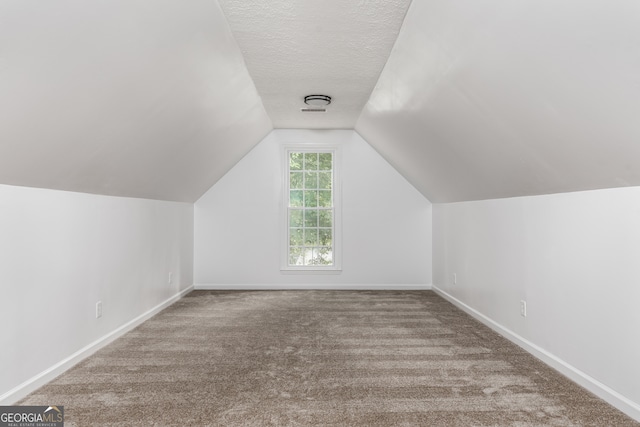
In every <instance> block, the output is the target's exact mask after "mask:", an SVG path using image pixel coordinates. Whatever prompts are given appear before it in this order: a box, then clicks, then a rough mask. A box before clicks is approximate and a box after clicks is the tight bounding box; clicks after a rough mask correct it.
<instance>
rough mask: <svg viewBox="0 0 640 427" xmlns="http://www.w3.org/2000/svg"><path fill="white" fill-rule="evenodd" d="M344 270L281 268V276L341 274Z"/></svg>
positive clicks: (332, 268)
mask: <svg viewBox="0 0 640 427" xmlns="http://www.w3.org/2000/svg"><path fill="white" fill-rule="evenodd" d="M341 273H342V269H341V268H336V267H330V268H313V267H311V268H310V267H299V268H295V267H288V268H281V269H280V274H341Z"/></svg>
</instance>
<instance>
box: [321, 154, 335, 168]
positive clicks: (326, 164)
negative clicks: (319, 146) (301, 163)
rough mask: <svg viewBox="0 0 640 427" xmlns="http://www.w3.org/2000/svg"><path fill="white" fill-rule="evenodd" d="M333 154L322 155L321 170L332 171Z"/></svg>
mask: <svg viewBox="0 0 640 427" xmlns="http://www.w3.org/2000/svg"><path fill="white" fill-rule="evenodd" d="M331 157H332V156H331V153H320V170H331V169H333V168H332V164H331Z"/></svg>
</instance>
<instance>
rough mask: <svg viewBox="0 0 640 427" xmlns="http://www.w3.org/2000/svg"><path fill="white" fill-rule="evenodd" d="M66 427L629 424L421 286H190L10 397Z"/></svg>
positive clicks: (608, 408)
mask: <svg viewBox="0 0 640 427" xmlns="http://www.w3.org/2000/svg"><path fill="white" fill-rule="evenodd" d="M19 404H21V405H49V404H58V405H64V409H65V418H66V424H65V425H67V426H93V425H95V426H112V425H113V426H115V425H117V426H151V425H156V426H209V425H210V426H311V425H318V426H394V425H396V426H616V427H621V426H638V425H640V423H636V422H634V421H633V420H631V419H630V418H628V417H626V416H625V415H624V414H622V413H621V412H619V411H617V410H616V409H614V408H612V407H611V406H609V405H608V404H606V403H605V402H603V401H601V400H599V399H598V398H596V397H595V396H593V395H591V394H590V393H588V392H586V391H584V390H583V389H582V388H580V387H579V386H577V385H575V384H573V383H572V382H570V381H569V380H567V379H565V378H564V377H563V376H561V375H560V374H558V373H556V372H555V371H553V370H551V369H550V368H548V367H547V366H546V365H544V364H542V363H541V362H539V361H537V360H536V359H535V358H533V357H532V356H530V355H529V354H527V353H525V352H524V351H523V350H521V349H519V348H518V347H516V346H515V345H513V344H511V343H510V342H509V341H507V340H506V339H504V338H502V337H500V336H499V335H497V334H495V333H494V332H493V331H491V330H489V329H488V328H486V327H485V326H483V325H481V324H479V323H478V322H476V321H475V320H473V319H472V318H470V317H468V316H467V315H466V314H464V313H463V312H461V311H459V310H457V309H456V308H455V307H453V306H452V305H451V304H449V303H448V302H446V301H445V300H443V299H442V298H440V297H439V296H437V295H436V294H434V293H433V292H429V291H422V292H421V291H255V292H254V291H244V292H242V291H239V292H233V291H195V292H192V293H190V294H189V295H188V296H186V297H185V298H183V299H182V300H180V301H178V302H177V303H175V304H174V305H172V306H171V307H169V308H168V309H166V310H164V311H163V312H162V313H160V314H159V315H157V316H155V317H154V318H152V319H151V320H149V321H147V322H146V323H144V324H143V325H141V326H140V327H138V328H137V329H135V330H134V331H132V332H130V333H128V334H127V335H125V336H124V337H122V338H120V339H119V340H117V341H116V342H114V343H113V344H111V345H109V346H108V347H106V348H104V349H103V350H101V351H99V352H97V353H96V354H95V355H93V356H92V357H90V358H88V359H86V360H84V361H83V362H81V363H80V364H78V365H77V366H75V367H74V368H73V369H71V370H69V371H67V372H66V373H65V374H63V375H61V376H60V377H58V378H57V379H55V380H54V381H52V382H51V383H49V384H48V385H46V386H44V387H42V388H41V389H39V390H38V391H36V392H34V393H33V394H31V395H30V396H28V397H27V398H25V399H23V400H22V401H21V402H19Z"/></svg>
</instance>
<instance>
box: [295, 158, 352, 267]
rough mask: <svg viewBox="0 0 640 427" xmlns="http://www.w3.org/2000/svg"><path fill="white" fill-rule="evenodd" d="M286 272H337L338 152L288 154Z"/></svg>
mask: <svg viewBox="0 0 640 427" xmlns="http://www.w3.org/2000/svg"><path fill="white" fill-rule="evenodd" d="M285 152H286V158H285V165H286V167H285V169H286V173H285V182H286V185H285V205H286V206H285V211H286V230H287V232H286V245H285V246H286V254H283V258H284V260H283V261H284V262H283V269H284V270H316V271H317V270H338V269H339V264H340V263H339V259H338V252H339V248H338V247H337V241H338V240H339V239H338V237H339V233H338V232H337V231H338V230H339V227H338V224H337V220H338V219H339V215H337V203H336V202H337V201H338V200H339V198H338V191H337V190H338V187H337V185H336V181H337V180H336V176H337V170H336V164H337V162H336V150H335V149H326V148H324V149H321V148H318V147H314V148H311V147H308V146H307V147H305V146H300V147H293V148H292V147H290V148H287V149H286V150H285Z"/></svg>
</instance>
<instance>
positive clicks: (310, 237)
mask: <svg viewBox="0 0 640 427" xmlns="http://www.w3.org/2000/svg"><path fill="white" fill-rule="evenodd" d="M304 244H305V245H307V246H317V245H318V229H317V228H305V229H304Z"/></svg>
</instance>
